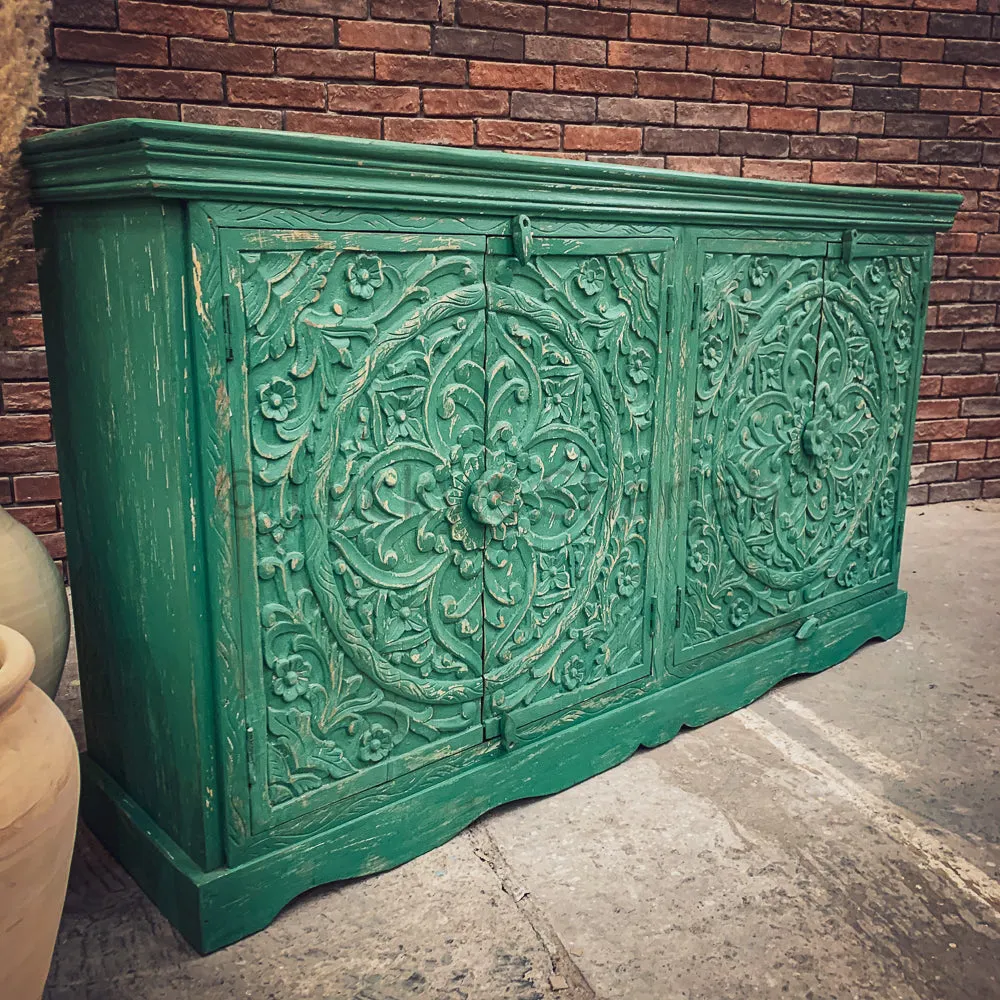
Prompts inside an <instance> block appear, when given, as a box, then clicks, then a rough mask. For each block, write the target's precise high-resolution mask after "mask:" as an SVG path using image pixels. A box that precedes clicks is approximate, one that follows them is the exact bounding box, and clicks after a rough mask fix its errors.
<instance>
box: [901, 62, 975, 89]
mask: <svg viewBox="0 0 1000 1000" xmlns="http://www.w3.org/2000/svg"><path fill="white" fill-rule="evenodd" d="M964 73H965V69H964V67H962V66H950V65H948V64H946V63H932V62H904V63H903V66H902V68H901V70H900V74H899V81H900V83H905V84H913V85H916V86H920V87H961V86H962V77H963V75H964Z"/></svg>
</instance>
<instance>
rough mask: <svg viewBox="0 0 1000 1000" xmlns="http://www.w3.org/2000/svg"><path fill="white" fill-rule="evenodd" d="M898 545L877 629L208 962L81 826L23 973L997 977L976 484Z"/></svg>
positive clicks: (610, 990)
mask: <svg viewBox="0 0 1000 1000" xmlns="http://www.w3.org/2000/svg"><path fill="white" fill-rule="evenodd" d="M903 567H904V569H903V586H904V587H905V588H907V589H908V590H909V592H910V607H909V613H908V618H907V624H906V628H905V629H904V631H903V632H902V634H901V635H900V636H898V637H897V638H896V639H894V640H892V641H891V642H886V643H871V644H869V645H868V646H867V647H865V648H864V649H862V650H860V651H859V652H858V653H857V654H856V655H854V656H852V657H851V658H850V659H849V660H848V661H847V662H846V663H844V664H842V665H840V666H838V667H834V668H832V669H831V670H829V671H827V672H826V673H824V674H820V675H818V676H815V677H809V678H805V679H799V680H792V681H789V682H787V683H785V684H783V685H781V686H780V687H779V688H778V689H777V690H776V691H774V692H772V693H771V694H769V695H767V696H766V697H764V698H762V699H761V700H760V701H758V702H757V703H756V704H754V705H753V706H752V707H751V708H749V709H745V710H743V711H741V712H737V713H736V714H734V715H732V716H729V717H727V718H725V719H722V720H720V721H718V722H715V723H713V724H711V725H708V726H705V727H704V728H702V729H699V730H694V731H691V732H684V733H682V734H681V735H680V736H678V737H677V739H675V740H674V741H673V742H671V743H669V744H667V745H665V746H662V747H659V748H658V749H656V750H650V751H643V752H640V753H638V754H636V755H635V756H634V757H632V758H631V759H630V760H629V761H627V762H626V763H624V764H622V765H621V766H620V767H617V768H615V769H614V770H612V771H609V772H608V773H606V774H603V775H600V776H598V777H596V778H593V779H591V780H590V781H587V782H584V783H583V784H581V785H578V786H577V787H575V788H572V789H570V790H568V791H566V792H563V793H562V794H560V795H555V796H552V797H550V798H545V799H537V800H534V801H528V802H522V803H518V804H514V805H511V806H508V807H505V808H503V809H499V810H496V811H495V812H493V813H490V814H489V815H488V816H486V817H485V818H483V819H482V820H480V821H479V822H478V823H476V824H475V825H474V826H473V827H472V828H471V829H469V830H467V831H465V832H464V833H462V834H461V835H459V836H458V837H456V838H455V839H454V840H453V841H451V842H450V843H449V844H447V845H445V846H444V847H442V848H440V849H439V850H436V851H433V852H431V853H430V854H427V855H425V856H424V857H421V858H418V859H417V860H415V861H413V862H411V863H409V864H407V865H404V866H402V867H401V868H398V869H396V870H395V871H391V872H387V873H385V874H383V875H378V876H374V877H372V878H366V879H359V880H356V881H353V882H350V883H346V884H342V885H340V886H335V887H327V888H323V889H317V890H315V891H313V892H311V893H308V894H307V895H306V896H304V897H301V898H300V899H298V900H297V901H296V902H294V903H293V904H292V905H291V906H289V907H288V908H287V909H286V910H285V911H284V912H283V913H282V914H281V915H280V916H279V918H278V919H277V920H276V921H275V922H274V924H273V925H272V926H271V927H270V928H269V929H268V930H265V931H263V932H261V933H260V934H257V935H255V936H254V937H251V938H249V939H247V940H245V941H242V942H240V943H238V944H236V945H233V946H232V947H229V948H226V949H224V950H222V951H220V952H217V953H215V954H214V955H209V956H208V957H205V958H202V957H200V956H199V955H197V954H196V953H195V952H194V951H192V950H191V948H189V947H188V946H187V945H186V944H185V943H184V942H183V941H182V940H181V939H180V938H179V937H178V936H177V935H176V934H175V933H174V932H173V930H172V929H171V928H170V926H169V925H168V924H167V922H166V921H165V920H164V919H163V918H162V917H161V916H160V915H159V913H158V912H157V911H156V910H155V909H154V908H153V906H152V905H151V904H150V903H149V902H148V901H147V900H146V898H145V896H144V895H143V894H142V893H141V892H140V891H139V890H138V888H137V887H136V886H135V884H134V883H133V882H132V881H131V879H130V878H129V877H128V876H127V875H126V874H125V873H124V872H123V871H122V870H121V869H120V868H119V867H118V866H117V865H116V864H115V863H114V862H113V861H111V859H110V858H109V857H108V855H107V854H106V853H105V852H104V851H103V849H102V848H101V847H100V846H99V845H98V844H97V843H96V842H95V841H94V839H93V838H92V837H91V836H90V835H89V834H88V833H87V831H86V830H81V835H80V838H79V840H78V843H77V853H76V859H75V862H74V868H73V873H72V877H71V879H70V889H69V897H68V901H67V905H66V912H65V916H64V919H63V925H62V930H61V932H60V936H59V942H58V945H57V947H56V954H55V959H54V962H53V965H52V972H51V976H50V980H49V987H48V990H47V992H46V997H47V998H48V1000H125V998H128V1000H176V998H189V997H190V998H199V1000H216V998H218V1000H222V998H225V1000H234V998H242V997H249V998H254V1000H267V998H276V1000H299V998H302V1000H305V998H310V1000H311V998H315V1000H319V998H324V1000H341V998H344V1000H403V998H408V997H432V998H440V1000H459V998H469V1000H501V998H510V1000H542V998H545V1000H548V998H555V1000H584V998H596V997H600V998H605V1000H680V998H685V1000H728V998H734V1000H735V998H740V1000H757V998H786V997H787V998H796V1000H800V998H806V1000H869V998H870V1000H966V998H969V1000H973V998H975V1000H983V998H997V997H1000V868H998V865H1000V739H998V735H1000V607H998V604H1000V602H998V596H1000V504H997V503H993V504H991V503H989V502H983V503H979V504H975V503H970V504H949V505H941V506H934V507H921V508H912V509H911V510H910V512H909V518H908V522H907V531H906V541H905V555H904V560H903ZM77 694H78V688H77V687H74V686H73V681H72V677H71V676H68V677H67V679H66V681H65V682H64V686H63V690H62V693H61V699H62V702H61V703H62V706H63V708H64V709H65V710H66V711H67V713H68V714H69V715H71V716H72V717H74V718H76V719H78V716H79V699H78V697H77ZM0 993H2V987H0Z"/></svg>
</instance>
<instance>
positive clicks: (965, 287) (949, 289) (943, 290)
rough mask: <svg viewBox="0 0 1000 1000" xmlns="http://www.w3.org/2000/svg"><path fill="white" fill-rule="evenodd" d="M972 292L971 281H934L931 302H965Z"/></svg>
mask: <svg viewBox="0 0 1000 1000" xmlns="http://www.w3.org/2000/svg"><path fill="white" fill-rule="evenodd" d="M971 291H972V282H970V281H933V282H931V289H930V300H931V302H965V301H967V300H968V298H969V293H970V292H971Z"/></svg>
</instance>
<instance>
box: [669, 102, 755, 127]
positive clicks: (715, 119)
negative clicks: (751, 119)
mask: <svg viewBox="0 0 1000 1000" xmlns="http://www.w3.org/2000/svg"><path fill="white" fill-rule="evenodd" d="M677 124H678V125H703V126H709V127H715V128H746V127H747V106H746V105H745V104H700V103H689V102H685V101H678V102H677Z"/></svg>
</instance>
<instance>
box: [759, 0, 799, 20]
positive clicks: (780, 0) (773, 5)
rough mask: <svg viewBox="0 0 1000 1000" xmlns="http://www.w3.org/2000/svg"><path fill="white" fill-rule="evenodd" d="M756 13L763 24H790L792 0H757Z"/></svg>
mask: <svg viewBox="0 0 1000 1000" xmlns="http://www.w3.org/2000/svg"><path fill="white" fill-rule="evenodd" d="M754 15H755V17H756V19H757V20H758V21H760V22H761V23H762V24H788V23H789V22H790V21H791V19H792V4H791V0H757V3H756V5H755V8H754Z"/></svg>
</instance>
